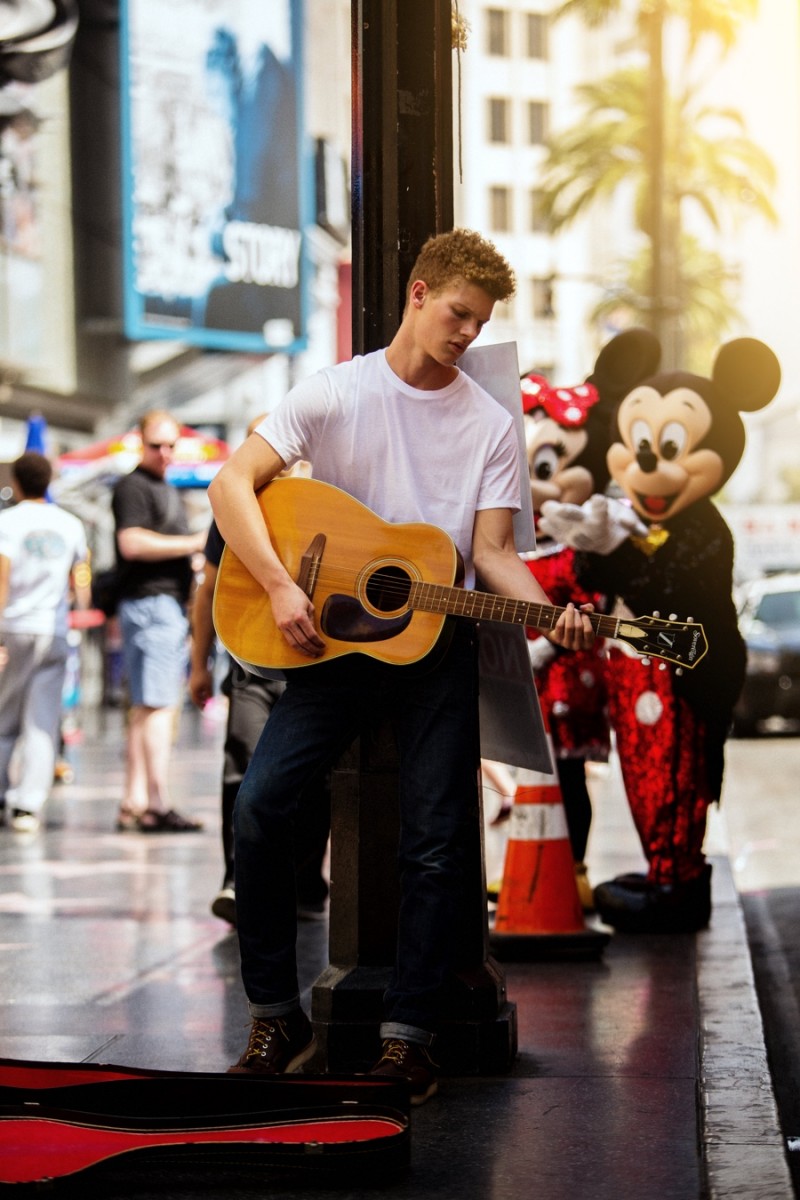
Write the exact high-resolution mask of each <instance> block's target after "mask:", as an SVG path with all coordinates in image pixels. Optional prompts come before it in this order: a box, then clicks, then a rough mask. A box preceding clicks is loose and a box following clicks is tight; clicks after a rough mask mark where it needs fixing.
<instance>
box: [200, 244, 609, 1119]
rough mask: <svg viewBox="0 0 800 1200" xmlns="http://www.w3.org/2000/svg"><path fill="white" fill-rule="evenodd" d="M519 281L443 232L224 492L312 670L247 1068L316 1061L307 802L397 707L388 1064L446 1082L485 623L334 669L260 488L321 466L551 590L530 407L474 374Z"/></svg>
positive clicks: (261, 928) (234, 538) (273, 876)
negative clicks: (393, 326)
mask: <svg viewBox="0 0 800 1200" xmlns="http://www.w3.org/2000/svg"><path fill="white" fill-rule="evenodd" d="M513 292H514V276H513V272H512V271H511V268H510V267H509V265H508V263H506V261H505V260H504V259H503V258H502V257H501V255H500V254H499V253H498V252H497V250H496V249H495V248H494V246H492V245H491V244H490V243H488V242H486V241H484V239H483V238H481V237H480V236H479V235H478V234H476V233H473V232H471V231H468V230H463V229H456V230H452V231H450V232H448V233H444V234H441V235H439V236H437V237H434V238H431V239H429V240H428V242H426V244H425V245H424V246H423V248H422V251H421V252H420V255H419V257H418V259H417V261H416V263H415V266H414V268H413V269H412V272H411V277H410V280H409V283H408V287H407V291H406V306H405V310H404V313H403V318H402V322H401V325H400V328H399V329H398V332H397V334H396V335H395V337H394V338H393V340H392V342H391V344H390V345H389V346H388V347H387V348H386V349H385V350H380V351H377V352H374V353H372V354H368V355H366V356H363V357H357V358H354V359H353V360H352V361H350V362H346V363H340V364H338V365H337V366H335V367H330V368H326V369H324V370H321V371H320V372H318V373H317V374H316V375H314V376H313V377H311V378H310V379H307V380H306V381H304V382H302V383H300V384H299V385H298V386H297V387H295V388H294V389H293V390H292V391H291V392H290V393H289V394H288V396H287V397H286V398H285V400H284V401H283V403H282V404H281V405H280V406H279V407H278V408H277V409H276V410H275V411H274V412H273V413H271V414H270V415H269V416H268V417H267V418H266V420H265V421H264V422H263V423H262V424H261V425H259V427H258V429H257V430H256V431H255V432H254V433H253V434H252V435H251V436H250V437H249V438H248V439H247V441H246V442H245V443H244V444H243V445H242V446H241V447H240V448H239V449H238V450H237V451H236V453H235V454H234V455H233V456H232V457H231V459H230V460H229V461H228V462H227V463H226V464H225V466H224V467H223V468H222V470H221V471H220V472H219V474H218V475H217V476H216V478H215V480H214V481H213V483H212V484H211V487H210V488H209V496H210V498H211V504H212V507H213V509H214V515H215V517H216V520H217V523H218V525H219V528H220V531H221V533H222V535H223V537H224V539H225V541H226V543H227V545H228V547H229V548H230V550H231V551H232V552H233V553H234V554H235V555H236V556H237V557H238V558H239V559H240V560H241V561H242V563H243V564H244V565H245V567H246V568H247V570H248V571H249V572H250V574H251V575H252V577H253V578H254V579H255V580H256V582H257V583H258V584H259V585H260V586H261V587H262V588H263V589H264V592H265V593H266V594H267V595H268V598H269V606H270V608H271V613H272V619H273V621H274V624H275V625H276V626H277V627H278V629H279V630H280V631H281V633H282V637H283V639H284V640H285V642H286V644H287V646H288V647H290V648H291V649H292V651H293V652H295V653H297V652H299V654H300V656H302V661H303V662H307V663H308V664H313V667H312V669H306V668H304V667H298V668H296V669H294V670H292V671H289V673H288V675H289V679H288V684H287V687H286V690H285V692H284V695H283V696H282V697H281V699H280V700H279V702H278V703H277V704H276V706H275V709H274V710H273V713H272V715H271V717H270V720H269V721H268V722H267V725H266V727H265V729H264V733H263V734H262V737H261V739H260V741H259V744H258V747H257V749H256V752H255V754H254V756H253V759H252V761H251V764H250V767H249V768H248V771H247V774H246V776H245V779H244V782H243V783H242V786H241V788H240V791H239V795H238V798H237V804H236V816H235V827H236V851H235V853H236V871H237V884H236V904H237V933H238V937H239V944H240V948H241V958H242V978H243V982H244V986H245V991H246V994H247V998H248V1001H249V1006H250V1013H251V1016H252V1018H253V1024H252V1028H251V1033H250V1038H249V1042H248V1045H247V1047H246V1049H245V1050H244V1052H243V1054H242V1055H241V1058H240V1059H239V1061H238V1063H237V1064H236V1065H235V1066H234V1067H232V1068H231V1070H232V1071H234V1072H246V1073H266V1074H278V1073H283V1072H291V1071H295V1070H297V1069H299V1067H301V1066H302V1065H303V1063H305V1062H307V1061H308V1060H309V1059H310V1058H311V1057H312V1055H313V1053H314V1049H315V1046H314V1035H313V1030H312V1027H311V1024H310V1022H309V1020H308V1018H307V1017H306V1015H305V1013H304V1012H303V1011H302V1009H301V1008H300V1002H299V995H298V984H297V972H296V959H295V940H296V912H295V903H294V894H295V889H294V880H293V876H292V870H293V868H292V854H291V844H292V828H293V820H294V815H295V811H296V802H297V797H298V795H299V793H300V791H301V789H302V787H303V785H304V784H305V783H306V782H307V781H308V780H309V779H310V778H311V776H312V775H313V774H314V773H315V772H316V771H318V770H319V768H320V766H321V765H322V764H324V763H328V762H331V761H332V760H333V759H334V758H335V757H336V755H337V754H338V753H339V752H340V751H341V750H342V749H343V748H344V747H345V746H346V745H347V744H348V742H349V741H351V740H352V738H353V737H354V736H355V735H356V733H357V732H358V730H359V727H360V725H361V723H362V722H363V721H365V720H367V719H374V718H375V716H376V715H378V714H382V715H385V716H387V717H388V718H389V719H390V720H391V722H392V724H393V727H394V730H395V734H396V737H397V743H398V752H399V759H400V768H399V789H400V811H401V830H400V849H399V857H400V862H399V870H400V875H401V881H402V883H401V902H400V911H399V920H398V934H397V957H396V963H395V969H394V973H393V977H392V981H391V984H390V987H389V990H388V992H387V995H386V1006H387V1012H386V1016H387V1020H386V1022H385V1023H384V1024H383V1025H382V1026H381V1031H380V1036H381V1039H382V1041H383V1053H382V1055H381V1057H380V1058H379V1060H378V1061H377V1063H376V1065H375V1066H374V1067H373V1071H375V1072H376V1073H378V1074H381V1075H394V1076H397V1077H405V1078H408V1079H409V1080H410V1082H411V1098H412V1103H417V1104H420V1103H422V1102H424V1101H425V1100H426V1099H427V1098H428V1097H429V1096H431V1095H432V1094H433V1093H434V1092H435V1091H436V1087H437V1083H436V1068H435V1065H434V1062H433V1060H432V1058H431V1056H430V1048H431V1046H432V1044H433V1041H434V1038H435V1034H436V1030H437V1026H438V1025H439V1022H440V1021H441V1017H442V1014H441V1012H440V995H441V992H442V985H443V983H444V982H445V981H446V979H447V977H448V974H449V972H450V971H451V969H452V961H451V950H452V947H453V944H454V941H455V938H454V929H455V927H456V919H457V915H458V911H459V905H460V894H461V890H462V886H463V884H462V869H463V864H462V861H461V846H462V843H463V840H464V839H463V838H462V836H461V831H462V829H463V828H464V826H465V823H466V822H467V821H468V820H469V814H470V813H471V812H474V811H475V808H476V789H477V786H478V769H479V753H480V751H479V741H478V717H477V711H478V707H477V666H476V633H475V627H474V625H473V624H472V622H470V621H458V622H456V623H455V628H454V630H453V633H452V637H451V638H450V639H449V641H448V642H447V644H446V646H445V647H444V648H443V649H442V647H441V646H437V647H436V648H435V649H434V650H433V651H432V652H431V654H429V655H428V656H427V657H426V658H424V659H423V660H422V661H421V662H420V663H415V664H414V665H410V666H398V665H395V664H387V663H384V662H380V661H375V660H374V659H373V658H371V657H367V656H365V655H362V654H358V653H354V654H347V655H345V656H343V657H332V658H330V659H329V661H326V642H325V639H324V636H322V635H321V633H320V629H319V627H318V614H317V613H316V612H315V608H314V604H313V602H312V599H311V596H310V595H309V594H308V593H307V592H306V591H304V590H303V588H301V587H300V586H299V585H298V583H297V582H295V580H294V579H293V578H292V577H291V576H290V574H289V572H288V571H287V570H286V568H285V566H284V565H283V563H282V562H281V560H280V558H279V557H278V555H277V553H276V552H275V549H274V547H273V545H272V543H271V541H270V538H269V534H268V531H267V529H266V528H265V522H264V519H263V517H262V513H261V509H260V507H259V504H258V499H257V496H256V493H257V492H258V491H259V489H261V488H262V487H264V485H265V484H267V483H269V482H270V480H272V479H273V478H274V477H275V476H276V475H277V474H278V473H279V472H280V471H281V470H283V469H284V467H286V466H291V465H292V464H293V463H294V462H296V461H297V460H299V459H301V458H302V459H307V460H309V461H310V462H311V464H312V472H313V476H314V478H315V479H320V480H323V481H325V482H327V483H329V484H333V485H335V486H336V487H338V488H341V489H342V490H343V491H345V492H347V493H349V494H350V495H351V496H353V497H355V498H356V499H357V500H360V501H361V502H362V503H363V504H365V505H367V506H368V507H369V508H370V509H371V510H373V511H374V512H375V513H377V514H378V515H379V516H380V517H382V518H383V519H384V520H386V521H390V522H393V523H394V522H425V523H427V524H431V525H436V526H439V527H440V528H441V529H444V530H445V531H446V532H447V533H448V534H449V535H450V537H451V538H452V540H453V542H454V543H455V545H456V546H457V548H458V550H459V551H460V554H461V556H462V558H463V560H464V566H465V584H466V586H467V587H468V588H470V587H472V586H473V584H474V581H475V575H476V573H477V574H478V575H479V576H480V578H481V581H482V584H483V585H484V586H485V587H486V588H487V589H488V590H489V591H491V592H493V593H498V594H501V595H503V594H504V595H506V596H512V597H518V598H519V599H522V600H526V601H531V602H536V603H541V602H542V601H545V602H546V601H547V597H546V595H545V594H544V592H543V591H542V589H541V588H540V587H539V585H538V583H537V582H536V580H535V579H534V578H533V576H532V575H531V573H530V571H529V570H528V569H527V567H526V566H525V564H524V563H523V562H522V561H521V560H520V559H519V557H518V556H517V553H516V549H515V546H514V536H513V528H512V514H513V512H514V511H515V510H516V509H518V508H519V506H520V486H521V485H520V479H519V469H518V447H517V440H516V434H515V431H514V427H513V422H512V419H511V417H510V416H509V414H508V413H507V412H506V411H505V409H503V408H502V406H501V405H499V404H498V403H496V401H495V400H493V399H492V398H491V397H490V396H489V395H488V394H487V393H486V392H484V391H483V389H482V388H480V387H479V386H478V385H477V384H476V383H475V382H474V381H472V380H471V379H470V378H469V377H468V376H467V375H465V374H464V373H463V372H462V371H460V370H459V368H458V366H457V363H458V360H459V358H460V357H461V355H462V354H463V353H464V351H465V350H466V349H467V348H468V347H469V346H470V345H471V344H472V342H473V341H474V340H475V338H476V337H477V336H478V334H479V333H480V331H481V329H482V328H483V326H484V325H485V324H486V322H487V321H488V320H489V318H490V316H491V315H492V309H493V307H494V304H495V302H496V301H500V300H505V299H507V298H508V297H509V296H511V295H512V294H513ZM309 592H312V593H313V589H311V588H309ZM549 636H550V637H551V639H552V640H553V641H554V642H555V643H556V644H557V645H559V646H563V647H565V648H567V649H577V648H586V647H588V646H589V645H590V644H591V642H592V638H593V630H592V625H591V623H590V620H589V616H588V614H587V613H585V612H581V611H579V610H577V609H576V608H575V607H574V606H573V605H568V606H567V607H566V609H565V610H564V611H563V612H562V613H561V615H560V616H559V618H558V622H557V624H556V625H555V627H554V629H553V630H552V631H551V632H550V634H549Z"/></svg>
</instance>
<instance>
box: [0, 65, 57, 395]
mask: <svg viewBox="0 0 800 1200" xmlns="http://www.w3.org/2000/svg"><path fill="white" fill-rule="evenodd" d="M68 110H69V100H68V92H67V81H66V72H64V71H62V72H60V73H58V74H57V75H54V76H53V77H52V78H50V79H46V80H44V81H43V82H42V83H35V84H26V83H10V84H7V85H6V86H5V87H3V88H2V89H0V359H2V361H3V362H4V363H5V364H6V365H7V366H8V367H9V368H10V370H11V373H12V374H15V373H17V372H19V373H22V374H24V376H25V382H26V383H29V384H31V385H32V386H34V387H42V388H47V389H48V390H51V391H54V392H59V393H68V392H70V391H72V390H73V389H74V387H75V335H74V326H75V320H74V307H73V306H74V301H73V266H72V226H71V221H70V169H69V121H68V119H67V112H68Z"/></svg>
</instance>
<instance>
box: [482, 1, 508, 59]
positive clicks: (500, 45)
mask: <svg viewBox="0 0 800 1200" xmlns="http://www.w3.org/2000/svg"><path fill="white" fill-rule="evenodd" d="M486 53H487V54H494V55H497V56H498V57H500V58H508V12H507V11H506V9H504V8H487V10H486Z"/></svg>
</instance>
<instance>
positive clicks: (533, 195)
mask: <svg viewBox="0 0 800 1200" xmlns="http://www.w3.org/2000/svg"><path fill="white" fill-rule="evenodd" d="M542 195H543V193H542V191H541V189H540V188H532V189H531V192H530V230H531V233H548V232H549V230H550V224H549V222H548V220H547V217H546V216H545V215H544V213H543V212H542Z"/></svg>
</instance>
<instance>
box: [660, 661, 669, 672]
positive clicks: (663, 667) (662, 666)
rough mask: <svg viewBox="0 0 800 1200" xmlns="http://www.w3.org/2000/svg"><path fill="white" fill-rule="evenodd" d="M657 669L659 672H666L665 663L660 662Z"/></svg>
mask: <svg viewBox="0 0 800 1200" xmlns="http://www.w3.org/2000/svg"><path fill="white" fill-rule="evenodd" d="M658 669H659V671H666V669H667V664H666V663H665V662H660V663H659V664H658Z"/></svg>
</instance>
